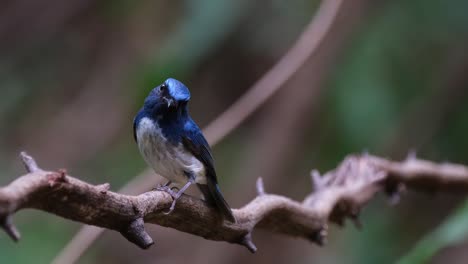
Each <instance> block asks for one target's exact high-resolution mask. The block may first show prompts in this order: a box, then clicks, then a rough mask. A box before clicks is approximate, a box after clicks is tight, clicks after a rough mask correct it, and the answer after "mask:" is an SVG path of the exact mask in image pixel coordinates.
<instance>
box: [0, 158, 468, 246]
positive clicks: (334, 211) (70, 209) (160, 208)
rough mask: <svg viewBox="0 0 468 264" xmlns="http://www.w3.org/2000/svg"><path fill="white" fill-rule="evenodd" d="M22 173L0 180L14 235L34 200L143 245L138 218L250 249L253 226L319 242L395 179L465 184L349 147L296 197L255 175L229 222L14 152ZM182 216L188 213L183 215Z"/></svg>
mask: <svg viewBox="0 0 468 264" xmlns="http://www.w3.org/2000/svg"><path fill="white" fill-rule="evenodd" d="M21 157H22V159H23V162H24V164H25V166H26V169H27V170H28V174H26V175H23V176H21V177H19V178H18V179H16V180H15V181H13V182H12V183H10V184H9V185H8V186H5V187H3V188H0V220H1V221H0V224H1V226H2V228H3V229H4V230H5V231H6V232H7V233H8V234H9V235H10V237H12V238H13V239H14V240H18V239H19V233H18V231H17V230H16V229H15V227H14V226H13V224H12V222H11V216H12V214H14V213H15V212H16V211H18V210H21V209H25V208H35V209H39V210H42V211H46V212H49V213H53V214H56V215H58V216H62V217H64V218H67V219H71V220H75V221H78V222H82V223H85V224H89V225H95V226H100V227H104V228H107V229H111V230H115V231H118V232H120V233H121V234H122V235H123V236H124V237H125V238H127V239H128V240H129V241H130V242H132V243H134V244H136V245H138V246H139V247H141V248H144V249H146V248H148V247H150V246H151V245H152V244H153V240H152V239H151V237H150V236H149V235H148V234H147V233H146V231H145V228H144V223H145V222H146V223H153V224H158V225H161V226H165V227H170V228H174V229H177V230H179V231H182V232H186V233H190V234H193V235H196V236H200V237H203V238H205V239H210V240H216V241H226V242H230V243H235V244H239V245H243V246H245V247H246V248H247V249H249V250H250V251H251V252H255V251H256V247H255V245H254V243H253V242H252V238H251V234H252V231H253V230H254V228H260V229H264V230H267V231H271V232H274V233H280V234H284V235H288V236H294V237H301V238H305V239H307V240H310V241H313V242H316V243H318V244H319V245H323V244H324V243H325V241H326V235H327V223H328V221H332V222H334V223H337V224H343V223H344V220H345V219H346V218H350V219H352V220H354V221H355V223H357V224H358V223H359V222H358V215H359V211H360V210H361V208H362V207H363V206H364V205H365V204H366V203H367V202H368V201H369V200H370V199H371V198H372V197H373V196H374V195H375V194H376V193H377V192H379V191H384V192H386V193H387V194H389V195H390V196H391V197H397V196H398V195H399V193H400V192H401V190H402V189H403V188H402V187H403V186H408V187H410V188H415V189H423V190H424V189H426V190H427V189H430V190H433V189H438V190H451V189H458V190H463V191H468V167H465V166H462V165H456V164H448V163H446V164H435V163H433V162H429V161H425V160H420V159H417V158H416V157H410V158H408V159H407V160H405V161H403V162H394V161H389V160H386V159H383V158H379V157H376V156H371V155H351V156H349V157H347V158H346V159H345V160H344V161H343V162H342V163H341V164H340V165H339V166H338V167H337V168H336V169H335V170H332V171H330V172H327V173H326V174H324V175H323V176H320V175H319V173H318V172H317V171H313V172H312V182H313V187H314V191H313V192H312V193H311V194H310V195H308V196H307V197H306V198H305V200H304V201H303V202H302V203H300V202H296V201H293V200H291V199H289V198H286V197H283V196H279V195H274V194H268V193H266V192H265V190H264V187H263V182H262V180H261V178H260V179H259V180H258V181H257V192H258V196H257V197H256V198H255V199H254V200H253V201H251V202H250V203H248V204H247V205H245V206H244V207H243V208H240V209H234V210H233V213H234V216H235V217H236V219H237V222H236V223H229V222H225V221H223V220H222V218H221V217H220V216H219V214H218V213H217V212H216V210H215V209H214V208H211V207H209V206H207V204H205V202H204V201H202V200H199V199H197V198H194V197H191V196H187V195H184V196H182V197H181V198H180V199H179V200H178V202H177V206H176V209H175V210H174V211H173V212H172V213H171V214H169V215H165V214H164V211H165V210H166V209H167V208H168V207H170V205H171V203H172V197H171V196H170V195H169V194H167V193H165V192H161V191H150V192H146V193H143V194H140V195H137V196H131V195H123V194H118V193H114V192H111V191H108V189H109V185H108V184H104V185H91V184H88V183H86V182H83V181H80V180H78V179H76V178H73V177H71V176H69V175H68V174H67V173H66V171H65V170H59V171H58V172H53V171H44V170H42V169H40V168H39V167H38V166H37V164H36V162H35V161H34V159H33V158H31V157H30V156H28V155H26V154H25V153H21ZM187 219H190V221H187Z"/></svg>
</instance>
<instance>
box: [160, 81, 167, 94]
mask: <svg viewBox="0 0 468 264" xmlns="http://www.w3.org/2000/svg"><path fill="white" fill-rule="evenodd" d="M166 89H167V85H166V84H165V83H163V84H161V85H160V86H159V91H160V92H164V90H166Z"/></svg>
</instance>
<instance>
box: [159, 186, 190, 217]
mask: <svg viewBox="0 0 468 264" xmlns="http://www.w3.org/2000/svg"><path fill="white" fill-rule="evenodd" d="M169 184H170V182H169V183H168V184H166V185H164V186H159V187H156V190H158V191H163V192H166V193H168V194H169V195H171V196H172V199H173V201H172V204H171V207H169V211H167V212H163V213H164V214H165V215H168V214H170V213H172V211H174V208H175V205H176V202H177V200H178V199H179V198H180V197H181V196H182V194H184V192H185V190H187V188H188V187H189V186H190V185H191V184H192V181H188V182H187V183H186V184H185V185H184V187H182V189H180V190H178V191H177V192H174V191H173V190H172V188H170V187H169ZM173 188H175V189H176V190H177V188H176V187H173Z"/></svg>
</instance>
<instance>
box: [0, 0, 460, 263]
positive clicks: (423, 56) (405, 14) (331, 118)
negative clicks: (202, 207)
mask: <svg viewBox="0 0 468 264" xmlns="http://www.w3.org/2000/svg"><path fill="white" fill-rule="evenodd" d="M317 4H318V1H308V0H294V1H285V0H273V1H247V0H241V1H227V0H222V1H214V0H199V1H193V0H186V1H170V2H167V1H161V2H158V1H149V0H146V1H138V2H132V1H81V0H72V1H67V3H66V5H65V4H63V3H61V2H60V1H57V0H50V1H42V2H37V3H26V1H5V2H4V3H2V4H0V37H1V38H2V39H3V40H4V41H2V43H0V57H1V58H2V59H1V60H0V86H1V87H2V88H1V89H2V96H0V145H1V146H2V147H1V148H0V166H1V167H2V170H1V171H0V183H1V184H6V183H8V182H9V181H10V180H11V179H13V178H14V177H15V176H14V175H17V174H18V173H19V172H21V168H20V164H19V162H18V161H17V158H16V155H17V153H18V151H19V150H22V149H26V150H29V151H31V152H32V153H31V154H33V155H38V156H37V157H36V158H37V159H38V161H39V162H40V164H42V165H43V166H45V167H51V169H54V168H57V167H67V168H68V169H69V170H70V171H71V172H72V175H79V176H80V177H81V178H83V179H84V180H88V181H91V182H93V183H102V182H110V183H111V185H112V189H113V190H116V189H117V188H118V187H120V186H122V185H123V184H124V183H125V182H127V181H129V180H130V179H131V178H132V177H133V175H136V174H137V173H139V172H140V171H141V170H142V169H143V168H144V167H145V164H144V162H143V160H142V159H141V157H140V156H139V154H138V152H137V149H136V147H135V146H134V143H133V139H132V135H131V133H132V132H131V122H132V121H131V120H132V117H133V114H134V113H135V112H136V111H137V110H138V107H139V106H140V105H141V102H142V100H143V98H144V97H145V96H146V94H147V93H148V91H149V90H150V89H151V88H152V87H154V86H155V85H156V84H158V83H160V82H161V81H162V80H163V79H165V78H167V77H169V76H171V77H175V78H178V79H181V80H182V81H184V82H186V83H187V84H188V85H189V87H190V88H191V90H192V94H193V100H192V103H191V109H192V112H193V113H194V117H195V119H196V120H198V121H199V122H200V123H201V124H206V123H207V122H208V121H209V120H210V119H211V118H213V117H214V116H216V114H217V113H219V112H221V111H222V110H224V109H225V108H226V107H227V106H229V105H230V103H231V102H233V101H234V100H235V99H236V98H237V97H238V96H239V95H240V94H242V92H244V91H245V90H246V89H247V88H248V87H249V86H250V85H251V84H252V83H253V82H254V81H255V80H256V79H257V78H259V77H260V75H261V74H262V73H263V72H264V71H265V70H266V69H268V67H269V66H271V65H273V63H275V62H276V61H277V60H278V58H280V57H281V55H282V54H283V53H284V52H285V50H286V49H287V48H288V47H289V46H290V45H291V44H292V43H293V42H294V41H295V39H296V37H297V36H298V34H299V33H300V32H301V30H302V29H303V27H304V25H305V24H306V23H307V22H308V20H309V19H310V17H311V15H312V14H313V12H314V11H315V9H316V7H317ZM371 5H372V8H370V9H369V10H370V11H368V12H369V14H367V15H366V20H365V23H364V24H363V25H362V27H361V28H358V29H356V30H355V32H354V33H355V34H354V35H353V37H352V39H351V41H350V45H348V46H346V49H345V50H343V52H342V54H341V57H340V61H339V62H338V63H337V64H336V65H335V66H334V70H333V72H332V74H331V76H330V77H329V78H328V83H327V85H326V86H325V87H324V88H325V94H324V95H323V98H321V100H320V101H321V102H323V104H322V107H321V109H319V110H318V111H319V112H320V118H319V119H318V121H316V122H314V123H313V124H310V127H309V128H308V131H310V134H313V135H314V138H305V139H304V140H303V142H304V144H302V146H301V149H300V155H297V156H298V157H299V158H298V160H297V161H296V163H295V164H292V165H291V166H288V168H291V171H290V172H289V173H290V174H289V175H287V177H291V179H289V178H288V180H291V182H294V184H296V182H297V184H296V185H291V186H293V187H294V188H295V187H296V186H299V187H297V189H296V188H295V189H291V190H290V191H291V192H294V193H296V194H297V195H298V196H299V194H303V193H304V192H306V191H309V190H307V189H306V187H304V186H308V185H307V184H306V180H307V175H305V174H304V172H305V171H308V170H310V169H311V168H319V169H320V170H321V171H324V170H327V169H330V168H333V167H334V166H336V163H338V162H339V161H341V160H342V159H343V157H344V156H345V155H347V154H349V153H352V152H361V151H365V150H367V151H370V152H372V153H377V154H381V155H385V156H389V157H392V158H401V157H403V156H404V153H401V150H404V151H407V150H410V149H414V148H415V149H416V150H417V152H418V154H419V155H421V156H424V157H425V158H430V159H434V160H436V161H446V160H448V161H452V162H460V163H467V159H466V157H467V155H468V141H467V140H466V139H465V136H466V134H467V131H468V122H467V120H468V104H466V93H460V96H453V94H450V93H451V92H453V93H455V92H456V91H459V90H462V91H465V90H467V89H468V87H467V86H468V84H467V83H466V82H463V83H461V84H460V83H455V84H452V82H451V80H452V79H456V78H457V76H453V74H454V73H456V72H457V71H456V70H454V69H453V67H455V68H461V69H462V71H461V72H463V68H462V67H463V66H464V65H466V60H467V56H466V54H465V53H466V46H467V43H468V41H467V40H468V38H467V36H468V34H467V33H468V16H467V15H466V10H468V2H467V1H463V0H449V1H436V0H429V1H423V0H413V1H404V0H398V1H375V2H373V3H372V4H371ZM460 60H461V63H459V61H460ZM463 60H465V61H463ZM463 63H465V64H463ZM465 72H466V71H465ZM311 74H314V73H311ZM304 85H307V84H306V83H304ZM453 85H455V87H450V86H453ZM444 90H447V91H449V92H448V94H445V97H444V96H437V95H438V94H439V91H444ZM434 94H435V95H436V96H435V98H436V99H437V100H435V101H434V102H433V103H434V104H432V103H431V102H432V101H431V100H433V97H434ZM441 94H443V93H441ZM457 94H458V93H457ZM455 99H456V100H455ZM447 100H448V103H446V102H445V101H447ZM278 101H280V100H277V101H276V102H278ZM425 102H430V103H431V104H429V105H430V106H431V109H424V107H425V106H426V104H425ZM282 103H285V104H288V103H294V102H282ZM447 105H448V106H450V108H449V107H447ZM455 106H456V107H455ZM277 107H282V106H281V105H278V106H277ZM265 111H266V110H264V109H262V110H261V111H260V113H259V114H256V115H255V116H254V117H253V118H251V119H250V120H249V121H248V122H247V123H246V124H244V125H243V126H241V127H240V128H239V129H238V130H236V132H235V133H234V134H233V135H232V136H230V137H229V138H227V139H226V140H225V141H224V142H222V143H221V144H220V145H219V146H217V147H216V148H215V149H214V154H215V157H216V160H217V169H218V170H219V171H220V174H222V175H223V177H222V179H221V182H222V186H223V189H226V192H227V193H229V194H230V195H232V196H233V197H234V196H239V197H243V198H244V199H246V197H247V196H246V195H247V193H248V191H249V190H250V189H248V188H251V189H252V190H253V186H254V185H253V184H254V181H255V179H256V177H257V175H254V176H251V175H248V176H247V177H244V178H242V179H243V180H245V182H243V183H242V184H241V185H242V188H244V189H242V190H243V191H242V192H239V190H232V189H231V190H230V189H229V186H230V185H231V184H232V185H235V184H236V181H237V180H238V179H239V178H241V176H239V175H242V172H243V169H244V164H243V162H244V161H245V160H246V159H253V160H254V162H252V164H255V161H256V160H260V159H262V158H263V157H253V156H252V155H251V153H249V151H248V150H249V147H251V146H249V144H255V141H256V139H255V138H253V139H252V138H251V135H252V134H253V133H252V130H254V129H256V128H257V126H256V124H257V123H259V122H258V121H259V119H260V118H275V117H269V116H268V113H266V112H265ZM434 111H440V112H443V113H444V114H443V115H442V117H441V118H440V119H435V118H434V115H433V113H434ZM418 113H419V114H418ZM66 114H69V115H66ZM299 114H301V115H302V116H304V122H306V121H307V120H306V119H308V118H309V116H310V113H299ZM63 116H66V117H67V118H69V120H65V122H63V123H61V118H62V117H63ZM116 116H117V117H116ZM413 116H416V120H413V119H411V118H410V119H409V121H408V120H407V118H408V117H413ZM70 117H72V118H70ZM102 120H105V121H102ZM109 120H111V121H109ZM62 121H63V120H62ZM109 123H111V124H109ZM114 123H115V124H114ZM434 123H437V124H434ZM110 125H113V126H110ZM429 127H430V128H431V129H429ZM82 128H87V129H86V130H83V131H82V130H79V132H76V134H74V133H73V131H75V130H76V129H82ZM271 133H274V129H273V128H272V129H271ZM315 137H317V138H315ZM89 139H96V140H95V141H88V140H89ZM56 145H58V146H56ZM271 146H272V151H273V152H275V151H278V150H276V149H274V144H273V142H272V144H271ZM52 147H54V148H53V149H54V151H52V150H51V149H52ZM61 148H69V149H72V150H74V153H68V152H67V153H62V152H59V151H56V150H60V149H61ZM259 176H262V175H259ZM285 177H286V176H285ZM247 180H248V181H247ZM237 184H239V183H237ZM235 186H239V185H235ZM246 186H249V187H248V188H247V187H246ZM291 186H285V187H284V188H285V189H288V188H292V187H291ZM149 188H151V186H149ZM231 188H232V187H231ZM233 200H234V199H233ZM459 201H460V197H459V196H456V195H452V196H442V197H435V198H430V197H428V196H424V195H418V194H410V195H408V196H407V197H403V201H402V204H401V205H399V206H398V207H396V208H390V207H387V206H383V205H382V204H384V201H382V200H375V201H373V202H372V203H371V204H370V205H369V207H367V208H366V209H365V210H364V212H363V216H362V219H363V222H364V229H363V230H362V231H356V230H355V229H354V228H352V227H351V226H349V227H346V228H345V229H342V230H335V229H333V230H332V235H331V238H330V240H333V241H336V242H331V244H330V246H329V247H326V248H323V249H322V248H321V249H317V250H314V249H311V251H310V252H309V251H308V250H307V251H306V250H304V251H302V252H301V251H298V250H297V249H296V251H293V250H294V249H291V248H290V249H284V250H276V251H275V249H277V248H275V242H272V241H269V240H264V241H262V243H260V244H259V245H258V246H259V247H260V248H261V249H262V250H265V251H270V252H271V253H272V254H273V251H275V252H274V253H275V254H277V255H278V256H279V255H281V254H283V257H284V256H285V255H286V256H287V255H288V254H291V252H294V253H295V254H296V257H297V263H301V262H304V263H310V261H312V260H313V261H316V262H319V263H330V262H332V261H333V260H335V261H336V260H341V261H340V262H343V261H351V262H353V263H376V262H378V263H394V262H396V261H397V260H398V258H399V256H403V255H406V253H407V252H408V251H409V250H411V249H412V248H413V247H414V245H415V243H417V241H418V240H420V238H421V237H424V239H423V240H421V242H419V243H417V245H416V247H414V249H413V250H412V251H411V253H409V255H407V257H406V258H405V259H403V260H402V261H407V262H406V263H416V261H417V260H418V261H419V260H421V261H422V260H424V261H426V260H429V259H430V257H431V256H433V255H434V254H435V253H436V252H437V251H438V250H439V249H440V248H443V247H445V246H447V245H448V244H451V243H453V242H454V241H461V240H465V237H466V236H465V235H466V234H465V233H466V230H464V228H463V222H466V221H463V220H464V219H463V217H465V216H464V215H465V214H467V212H468V209H467V207H466V206H462V207H460V209H458V210H457V211H456V212H455V213H454V214H453V215H452V216H449V217H448V218H447V219H448V220H447V221H445V222H444V223H443V224H442V225H440V227H437V225H438V224H439V222H440V221H441V220H442V218H443V216H445V215H449V214H450V210H451V208H453V207H454V206H455V205H456V204H458V203H459ZM15 221H16V222H17V224H18V227H19V228H20V230H21V231H22V234H23V238H22V240H21V241H20V242H19V244H18V245H15V244H13V243H12V242H11V241H10V240H8V239H7V238H6V237H5V236H4V235H1V239H0V263H47V262H49V261H50V260H51V259H52V258H53V257H54V256H55V254H56V253H57V252H58V251H59V250H60V249H61V248H62V247H63V245H64V243H66V241H67V240H68V239H69V238H70V237H71V236H72V235H73V233H74V231H75V230H77V228H78V227H79V225H78V224H76V223H71V222H69V221H66V220H63V219H58V218H57V217H55V216H52V215H45V214H43V213H40V212H29V211H27V212H21V213H19V214H18V215H16V216H15ZM434 228H435V229H434ZM433 229H434V230H433ZM432 230H433V231H432ZM159 231H160V230H158V232H159ZM426 233H428V235H427V236H425V235H424V234H426ZM157 236H158V234H155V237H157ZM173 236H176V234H174V235H173ZM161 243H163V242H161ZM204 243H207V244H204ZM269 243H270V244H269ZM288 243H291V244H293V243H295V242H289V241H288ZM303 244H306V243H305V242H303ZM303 244H301V245H303ZM201 245H204V246H206V247H210V248H211V247H215V246H214V245H213V243H211V244H210V243H208V242H205V241H200V245H197V246H199V247H202V246H201ZM294 245H296V244H294ZM158 246H159V245H158ZM177 246H180V249H178V250H189V249H190V248H192V247H194V245H193V244H192V245H187V244H184V240H183V239H181V240H180V241H179V243H177ZM216 246H218V245H216ZM276 247H279V246H277V245H276ZM291 247H292V246H291ZM304 247H310V246H309V245H308V244H306V245H305V246H304ZM199 249H200V248H199ZM155 250H157V249H155ZM230 250H232V251H230ZM235 250H236V249H231V248H230V247H228V249H226V250H225V251H226V252H228V253H229V254H232V255H234V254H235V253H232V252H237V251H235ZM208 251H209V250H206V249H205V251H202V250H201V249H200V252H208ZM120 252H125V253H126V254H128V256H129V257H128V258H129V259H132V258H136V257H139V260H141V262H142V263H144V262H148V263H150V262H152V260H154V261H161V262H162V261H166V262H168V263H175V262H177V261H176V260H174V259H170V258H169V257H167V256H166V258H167V259H162V258H161V259H158V256H159V255H158V254H156V253H155V252H158V253H161V252H159V251H145V252H141V251H139V250H138V249H135V248H131V245H128V243H126V241H123V239H122V241H120V240H116V241H114V240H112V241H109V239H107V240H106V239H105V238H103V239H102V240H99V241H98V243H97V246H96V247H94V248H93V249H92V251H91V252H90V253H87V254H86V256H85V258H84V259H83V260H82V263H108V262H112V261H114V262H117V261H119V262H120V263H124V262H125V260H121V259H119V257H120V255H119V254H118V253H120ZM223 252H224V251H223ZM311 252H312V253H311ZM171 253H172V252H171ZM228 253H226V254H225V255H229V254H228ZM122 254H123V253H122ZM174 255H178V253H177V250H174ZM201 255H203V253H199V255H198V256H197V255H196V254H195V255H194V257H193V262H199V263H201V262H203V259H204V257H206V256H201ZM297 255H298V256H297ZM274 256H276V255H274ZM301 256H302V257H301ZM252 258H253V257H252ZM232 259H233V260H235V259H236V258H235V257H232ZM259 259H261V258H259ZM265 259H266V257H265ZM278 259H285V257H284V258H280V257H278ZM278 259H274V260H276V261H278ZM252 262H254V261H253V260H252ZM260 262H261V261H256V263H260ZM263 262H265V263H270V262H268V261H265V260H263ZM447 263H450V260H447Z"/></svg>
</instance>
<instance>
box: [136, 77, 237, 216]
mask: <svg viewBox="0 0 468 264" xmlns="http://www.w3.org/2000/svg"><path fill="white" fill-rule="evenodd" d="M189 100H190V92H189V90H188V88H187V87H186V86H185V85H184V84H183V83H181V82H179V81H177V80H175V79H172V78H169V79H167V80H166V81H165V82H164V83H162V84H161V85H159V86H157V87H156V88H154V89H153V90H152V91H151V92H150V93H149V95H148V97H146V99H145V102H144V105H143V107H142V108H141V109H140V111H139V112H138V114H137V115H136V116H135V119H134V121H133V134H134V137H135V141H136V142H137V144H138V148H139V149H140V152H141V154H142V156H143V158H144V159H145V161H146V162H147V163H148V165H149V166H151V167H152V168H153V169H154V171H155V172H156V173H158V174H159V175H161V176H163V177H164V178H166V179H168V180H169V182H168V183H167V184H166V185H164V186H161V187H159V188H158V189H159V190H163V191H166V192H168V193H169V194H171V196H172V197H173V199H174V201H173V202H172V205H171V207H170V209H169V212H168V213H170V212H172V211H173V210H174V207H175V204H176V201H177V199H179V197H180V196H181V195H182V194H183V193H184V192H185V190H187V188H188V187H189V186H190V185H192V184H194V183H196V184H197V186H198V188H199V189H200V191H201V192H202V194H203V196H204V198H205V200H206V201H207V202H208V203H210V204H212V205H214V206H215V207H216V208H217V209H218V211H219V212H220V213H221V214H222V215H223V216H224V218H225V219H227V220H229V221H231V222H235V218H234V216H233V214H232V211H231V208H230V207H229V205H228V204H227V202H226V200H224V198H223V195H222V194H221V191H220V189H219V186H218V180H217V178H216V172H215V169H214V165H213V157H212V155H211V150H210V146H209V145H208V142H207V141H206V139H205V137H204V136H203V134H202V132H201V130H200V128H199V127H198V126H197V124H195V122H194V121H193V120H192V118H191V117H190V115H189V113H188V109H187V104H188V102H189ZM171 183H173V184H175V185H176V186H178V187H181V188H180V190H179V191H178V192H174V191H173V190H171V188H170V187H169V185H170V184H171Z"/></svg>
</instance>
